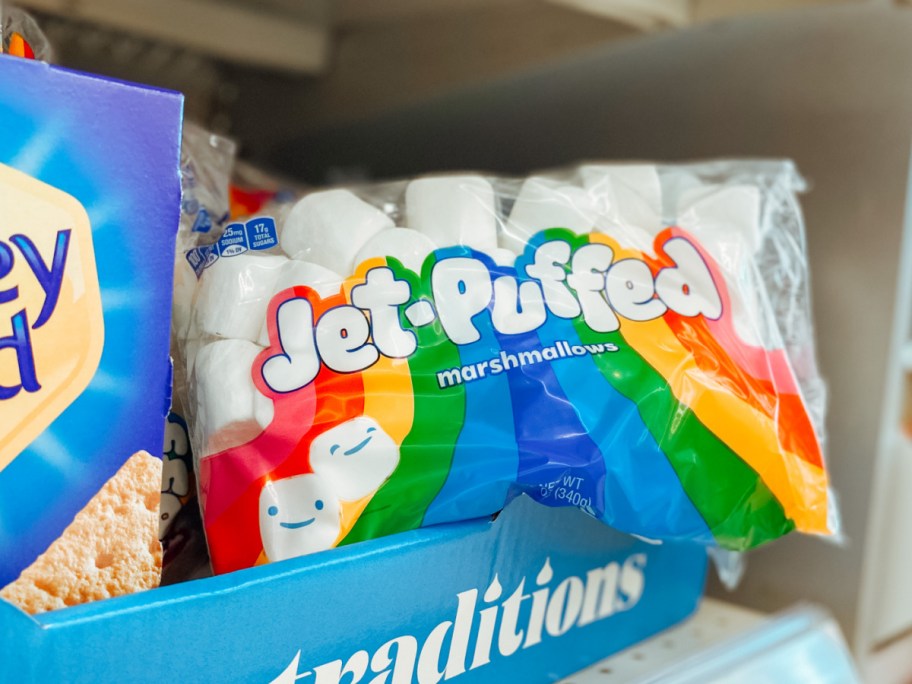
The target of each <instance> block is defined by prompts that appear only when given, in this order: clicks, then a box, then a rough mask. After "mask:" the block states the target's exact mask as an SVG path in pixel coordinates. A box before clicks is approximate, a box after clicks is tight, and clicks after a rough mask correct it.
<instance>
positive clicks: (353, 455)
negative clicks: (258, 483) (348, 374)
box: [259, 416, 399, 561]
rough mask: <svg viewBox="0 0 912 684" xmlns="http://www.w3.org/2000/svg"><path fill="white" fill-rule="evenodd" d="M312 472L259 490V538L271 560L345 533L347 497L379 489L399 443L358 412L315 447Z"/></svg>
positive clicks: (327, 543) (319, 546)
mask: <svg viewBox="0 0 912 684" xmlns="http://www.w3.org/2000/svg"><path fill="white" fill-rule="evenodd" d="M310 464H311V467H312V468H313V470H314V472H313V473H308V474H306V475H295V476H294V477H288V478H285V479H283V480H276V481H274V482H268V483H267V484H266V486H265V487H264V488H263V491H262V493H261V494H260V507H259V518H260V537H261V538H262V540H263V549H264V550H265V551H266V555H267V556H268V557H269V560H270V561H279V560H285V559H286V558H294V557H296V556H303V555H305V554H308V553H316V552H317V551H324V550H326V549H329V548H332V547H333V546H334V545H335V543H336V540H337V539H338V538H339V535H340V534H341V532H342V501H356V500H357V499H361V498H363V497H365V496H367V495H369V494H371V493H372V492H375V491H376V490H377V489H379V488H380V485H382V484H383V483H384V482H386V479H387V478H388V477H389V476H390V475H392V473H393V471H394V470H395V469H396V466H397V465H398V464H399V447H398V445H397V444H396V443H395V442H394V441H393V439H392V437H390V436H389V435H388V434H386V432H384V431H383V428H381V427H380V426H379V425H378V424H377V421H375V420H374V419H373V418H369V417H367V416H359V417H358V418H354V419H352V420H349V421H347V422H345V423H342V424H341V425H337V426H336V427H334V428H332V429H330V430H327V431H326V432H324V433H323V434H322V435H320V436H319V437H317V438H316V439H315V440H314V441H313V443H312V444H311V447H310Z"/></svg>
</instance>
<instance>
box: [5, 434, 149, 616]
mask: <svg viewBox="0 0 912 684" xmlns="http://www.w3.org/2000/svg"><path fill="white" fill-rule="evenodd" d="M161 478H162V462H161V459H158V458H155V457H153V456H151V455H149V454H148V453H146V452H145V451H140V452H137V453H136V454H134V455H133V456H131V457H130V459H129V460H128V461H127V462H126V463H124V465H123V466H122V467H121V469H120V470H119V471H117V473H115V475H114V476H113V477H112V478H111V479H110V480H108V481H107V482H106V483H105V484H104V486H103V487H102V488H101V489H100V490H99V491H98V493H97V494H96V495H95V496H94V497H92V499H91V500H90V501H89V502H88V504H86V506H85V508H83V509H82V510H81V511H80V512H79V513H77V514H76V517H75V518H74V519H73V522H72V523H70V525H69V526H68V527H67V528H66V529H65V530H64V531H63V534H62V535H61V536H60V537H59V538H58V539H57V540H55V541H54V542H53V543H52V544H51V546H50V547H49V548H48V550H47V551H45V552H44V553H43V554H42V555H41V556H39V557H38V559H37V560H36V561H35V562H34V563H32V564H31V565H30V566H29V567H27V568H26V569H25V570H23V571H22V574H21V575H20V576H19V578H18V579H17V580H16V581H15V582H13V583H12V584H9V585H8V586H6V587H5V588H3V589H0V597H2V598H4V599H6V600H7V601H9V602H10V603H13V604H15V605H17V606H19V607H20V608H22V609H23V610H24V611H26V612H28V613H32V614H34V613H42V612H45V611H49V610H56V609H58V608H64V607H66V606H74V605H77V604H80V603H88V602H89V601H97V600H99V599H103V598H110V597H113V596H121V595H124V594H131V593H134V592H136V591H141V590H143V589H151V588H153V587H157V586H158V585H159V582H160V578H161V565H162V547H161V544H160V543H159V541H158V515H159V513H158V507H159V499H160V496H161V493H160V488H161Z"/></svg>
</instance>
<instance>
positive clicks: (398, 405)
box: [339, 258, 415, 540]
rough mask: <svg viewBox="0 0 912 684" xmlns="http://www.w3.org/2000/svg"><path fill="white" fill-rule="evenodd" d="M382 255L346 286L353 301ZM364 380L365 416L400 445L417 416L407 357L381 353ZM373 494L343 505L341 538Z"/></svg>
mask: <svg viewBox="0 0 912 684" xmlns="http://www.w3.org/2000/svg"><path fill="white" fill-rule="evenodd" d="M385 265H386V260H385V259H382V258H378V259H371V260H369V261H366V262H364V263H363V264H361V265H360V266H359V267H358V270H357V272H356V274H355V275H354V276H352V277H351V278H349V279H348V280H347V281H346V282H345V284H344V285H343V289H344V291H345V298H346V299H347V300H348V301H351V289H352V288H353V287H354V286H355V285H358V284H360V283H362V282H364V274H365V273H366V272H367V270H368V269H370V268H374V267H376V266H385ZM361 378H362V381H363V382H364V415H365V416H369V417H371V418H373V419H374V420H376V421H377V423H379V424H380V427H382V428H383V430H384V432H386V434H388V435H389V436H390V437H391V438H392V439H393V441H394V442H396V444H399V445H401V444H402V441H403V440H404V439H405V438H406V436H407V435H408V433H409V432H411V429H412V423H413V421H414V419H415V397H414V395H413V393H412V375H411V372H410V371H409V365H408V361H407V360H406V359H390V358H387V357H386V356H381V357H380V360H379V361H377V363H375V364H374V365H373V366H371V367H370V368H368V369H367V370H365V371H364V372H363V373H362V374H361ZM372 498H373V495H369V496H366V497H364V498H363V499H360V500H359V501H355V502H344V503H343V505H342V534H341V535H340V536H339V540H341V539H343V538H344V537H345V535H347V534H348V533H349V531H351V528H352V527H353V526H354V524H355V523H356V522H357V520H358V518H359V517H360V516H361V513H362V512H363V511H364V508H365V507H366V506H367V504H368V503H370V500H371V499H372Z"/></svg>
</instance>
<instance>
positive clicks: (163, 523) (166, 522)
mask: <svg viewBox="0 0 912 684" xmlns="http://www.w3.org/2000/svg"><path fill="white" fill-rule="evenodd" d="M180 509H181V502H180V499H178V498H177V497H176V496H174V494H169V493H168V492H162V494H161V499H160V501H159V504H158V538H159V539H164V538H165V534H167V532H168V528H169V527H171V523H173V522H174V518H175V517H177V514H178V513H180Z"/></svg>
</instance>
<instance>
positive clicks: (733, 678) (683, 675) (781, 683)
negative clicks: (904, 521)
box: [561, 599, 873, 684]
mask: <svg viewBox="0 0 912 684" xmlns="http://www.w3.org/2000/svg"><path fill="white" fill-rule="evenodd" d="M859 681H860V680H859V679H858V674H857V672H856V671H855V667H854V665H853V664H852V659H851V656H850V655H849V652H848V649H847V648H846V645H845V642H844V640H843V638H842V635H841V633H840V631H839V627H838V626H837V625H836V623H835V621H834V620H833V619H832V617H830V616H829V615H828V614H827V613H825V612H823V611H821V610H820V609H817V608H813V607H810V606H800V607H798V608H795V609H792V610H789V611H786V612H784V613H782V614H779V615H775V616H765V615H763V614H762V613H758V612H755V611H751V610H747V609H745V608H741V607H739V606H736V605H733V604H731V603H726V602H724V601H719V600H713V599H708V600H706V601H705V602H704V603H703V605H702V606H701V607H700V609H699V611H698V612H697V613H696V614H695V615H694V616H693V617H692V618H690V619H689V620H687V621H686V622H684V623H683V624H681V625H679V626H677V627H675V628H673V629H670V630H668V631H666V632H664V633H662V634H660V635H658V636H656V637H653V638H652V639H647V640H646V641H644V642H642V643H640V644H638V645H636V646H634V647H632V648H629V649H627V650H625V651H622V652H621V653H619V654H617V655H615V656H612V657H611V658H607V659H605V660H603V661H602V662H600V663H597V664H595V665H593V666H592V667H589V668H587V669H585V670H583V671H581V672H578V673H577V674H575V675H572V676H570V677H567V678H566V679H564V680H562V682H561V684H660V683H661V684H741V683H743V682H770V683H775V684H807V683H808V682H826V683H827V684H856V683H857V682H859ZM872 681H873V680H872Z"/></svg>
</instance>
